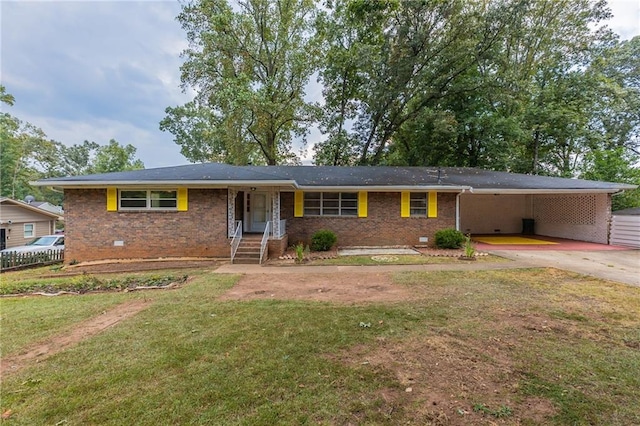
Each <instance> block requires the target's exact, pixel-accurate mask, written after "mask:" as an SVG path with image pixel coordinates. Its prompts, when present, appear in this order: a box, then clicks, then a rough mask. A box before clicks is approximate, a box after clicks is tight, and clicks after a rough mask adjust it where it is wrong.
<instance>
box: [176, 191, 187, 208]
mask: <svg viewBox="0 0 640 426" xmlns="http://www.w3.org/2000/svg"><path fill="white" fill-rule="evenodd" d="M187 210H189V190H188V189H187V188H178V211H179V212H186V211H187Z"/></svg>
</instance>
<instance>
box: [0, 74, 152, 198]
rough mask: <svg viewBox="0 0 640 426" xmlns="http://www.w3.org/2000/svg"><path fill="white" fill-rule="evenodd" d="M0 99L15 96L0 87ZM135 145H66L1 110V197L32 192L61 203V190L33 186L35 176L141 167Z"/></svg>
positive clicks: (8, 100) (9, 102)
mask: <svg viewBox="0 0 640 426" xmlns="http://www.w3.org/2000/svg"><path fill="white" fill-rule="evenodd" d="M0 101H1V102H3V103H4V104H6V105H9V106H11V105H13V103H14V102H15V99H14V97H13V96H12V95H10V94H8V93H6V90H5V88H4V86H0ZM135 153H136V148H135V147H134V146H133V145H131V144H127V145H120V144H119V143H118V142H117V141H115V140H113V139H112V140H110V141H109V144H108V145H104V146H101V145H99V144H97V143H95V142H89V141H84V142H83V143H82V144H81V145H72V146H66V145H64V144H62V143H60V142H57V141H54V140H51V139H48V138H47V136H46V134H45V133H44V132H43V131H42V130H41V129H39V128H37V127H36V126H34V125H32V124H30V123H24V122H22V121H20V120H19V119H18V118H16V117H13V116H12V115H10V114H8V113H5V112H3V113H0V196H3V197H10V198H13V199H24V197H25V196H27V195H33V196H35V197H36V198H37V199H40V200H45V201H49V202H51V203H53V204H59V203H61V202H62V193H61V192H58V191H55V190H51V189H49V188H43V187H32V186H31V185H29V182H30V181H35V180H38V179H44V178H50V177H59V176H76V175H82V174H91V173H107V172H116V171H123V170H134V169H142V168H144V164H143V163H142V161H140V160H139V159H137V158H135Z"/></svg>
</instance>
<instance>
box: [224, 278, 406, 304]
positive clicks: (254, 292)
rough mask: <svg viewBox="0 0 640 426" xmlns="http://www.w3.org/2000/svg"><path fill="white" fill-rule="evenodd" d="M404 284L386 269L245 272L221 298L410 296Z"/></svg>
mask: <svg viewBox="0 0 640 426" xmlns="http://www.w3.org/2000/svg"><path fill="white" fill-rule="evenodd" d="M412 297H413V296H412V293H411V292H410V291H409V289H408V288H407V287H405V286H402V285H398V284H394V283H393V282H392V280H391V276H390V274H389V273H383V272H365V271H363V272H358V273H340V274H309V273H300V274H297V273H287V274H248V275H244V276H242V278H240V280H239V281H238V282H237V283H236V285H235V286H233V288H231V289H230V290H229V291H228V292H226V293H225V294H223V295H222V296H221V297H220V299H221V300H252V299H279V300H292V299H293V300H315V301H322V302H335V303H363V302H393V301H400V300H410V299H411V298H412Z"/></svg>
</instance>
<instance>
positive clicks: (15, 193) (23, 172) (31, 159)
mask: <svg viewBox="0 0 640 426" xmlns="http://www.w3.org/2000/svg"><path fill="white" fill-rule="evenodd" d="M0 101H1V102H2V103H4V104H6V105H9V106H12V105H13V104H14V102H15V99H14V97H13V96H12V95H10V94H8V93H6V89H5V87H4V86H0ZM55 149H56V144H55V142H54V141H52V140H48V139H47V137H46V135H45V133H44V132H43V131H42V130H41V129H39V128H37V127H36V126H33V125H32V124H30V123H23V122H22V121H20V120H19V119H17V118H16V117H13V116H12V115H10V114H8V113H6V112H2V113H0V196H3V197H10V198H14V199H23V198H24V197H25V196H27V195H34V196H37V195H40V191H38V190H35V189H34V188H32V187H31V186H30V185H29V181H31V180H35V179H38V178H39V176H40V170H43V169H47V168H49V165H50V164H51V163H52V161H54V160H55V157H56V155H55Z"/></svg>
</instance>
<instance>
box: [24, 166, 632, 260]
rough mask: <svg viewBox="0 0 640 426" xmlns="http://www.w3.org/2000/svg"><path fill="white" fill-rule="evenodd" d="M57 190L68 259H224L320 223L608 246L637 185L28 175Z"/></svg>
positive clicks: (273, 249)
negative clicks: (243, 242) (242, 244)
mask: <svg viewBox="0 0 640 426" xmlns="http://www.w3.org/2000/svg"><path fill="white" fill-rule="evenodd" d="M36 185H40V186H55V187H61V188H63V189H64V193H65V223H66V225H65V233H66V236H67V242H66V246H65V250H66V255H65V258H66V259H68V260H69V261H71V260H77V261H87V260H97V259H114V258H157V257H173V256H204V257H229V255H230V254H229V253H230V249H229V244H230V241H231V240H230V239H231V237H232V236H233V235H234V232H235V231H236V228H237V223H241V224H242V227H243V229H244V232H245V233H258V234H259V233H263V231H264V230H265V227H266V226H269V228H268V234H269V248H268V250H269V253H270V254H271V255H272V256H273V255H277V254H279V253H282V252H283V251H284V250H285V249H286V248H287V246H289V245H290V244H291V245H293V244H296V243H298V242H304V243H308V242H309V240H310V238H311V235H312V234H313V233H314V232H316V231H318V230H320V229H329V230H332V231H334V232H335V233H336V234H337V236H338V244H339V245H341V246H388V245H418V244H431V243H432V241H433V237H434V234H435V232H436V231H437V230H439V229H443V228H457V229H460V230H461V231H463V232H465V233H467V232H469V233H474V234H480V233H482V234H485V233H491V234H493V233H505V234H508V233H520V232H522V231H523V224H524V223H525V221H523V219H525V220H526V227H527V229H526V231H528V232H533V231H534V229H535V233H536V234H540V235H547V236H554V237H562V238H570V239H576V240H583V241H591V242H598V243H605V244H606V243H607V242H608V232H609V219H610V215H611V207H610V206H611V196H612V195H613V194H616V193H618V192H621V191H623V190H627V189H633V188H635V186H633V185H626V184H617V183H607V182H595V181H585V180H578V179H562V178H552V177H543V176H529V175H521V174H512V173H506V172H493V171H485V170H479V169H470V168H441V169H438V168H429V167H329V166H232V165H226V164H218V163H208V164H192V165H185V166H176V167H166V168H158V169H146V170H134V171H128V172H116V173H107V174H98V175H88V176H74V177H66V178H52V179H46V180H41V181H38V182H36Z"/></svg>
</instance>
